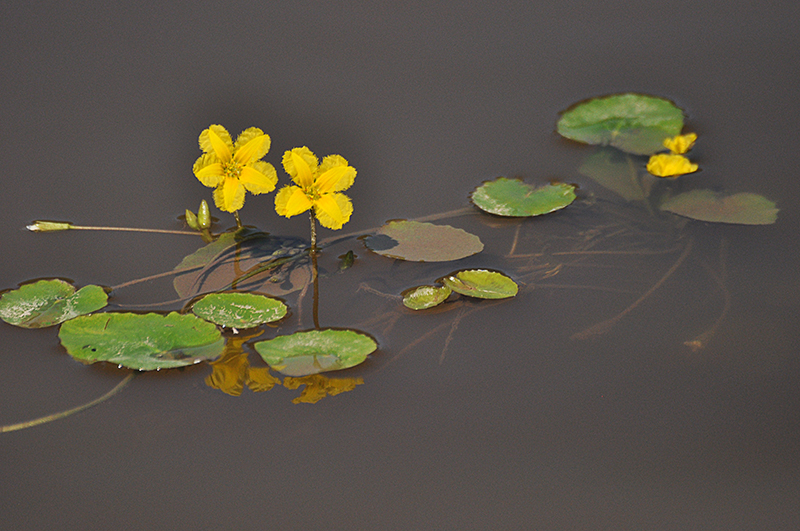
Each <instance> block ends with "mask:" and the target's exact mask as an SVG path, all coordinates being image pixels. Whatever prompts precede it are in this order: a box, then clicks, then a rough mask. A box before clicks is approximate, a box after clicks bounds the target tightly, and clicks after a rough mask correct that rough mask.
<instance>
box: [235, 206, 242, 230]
mask: <svg viewBox="0 0 800 531" xmlns="http://www.w3.org/2000/svg"><path fill="white" fill-rule="evenodd" d="M233 217H235V218H236V228H237V229H241V228H242V220H241V219H239V211H238V210H236V211H234V212H233Z"/></svg>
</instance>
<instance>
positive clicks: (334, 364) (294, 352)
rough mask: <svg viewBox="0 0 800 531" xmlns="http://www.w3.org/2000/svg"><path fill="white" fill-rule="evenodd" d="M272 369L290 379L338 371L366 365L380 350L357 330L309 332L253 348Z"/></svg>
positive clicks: (371, 340)
mask: <svg viewBox="0 0 800 531" xmlns="http://www.w3.org/2000/svg"><path fill="white" fill-rule="evenodd" d="M253 346H254V347H255V349H256V351H257V352H258V353H259V354H260V355H261V357H262V358H264V361H266V362H267V363H268V364H269V366H270V367H272V368H273V369H274V370H276V371H278V372H281V373H283V374H285V375H287V376H306V375H309V374H317V373H321V372H327V371H338V370H341V369H349V368H350V367H355V366H356V365H358V364H359V363H363V362H364V360H366V359H367V356H368V355H369V354H371V353H372V352H374V351H375V349H377V348H378V344H377V343H376V342H375V340H374V339H372V338H371V337H369V336H366V335H364V334H361V333H359V332H356V331H355V330H309V331H306V332H295V333H294V334H292V335H288V336H278V337H276V338H274V339H268V340H266V341H259V342H258V343H256V344H254V345H253Z"/></svg>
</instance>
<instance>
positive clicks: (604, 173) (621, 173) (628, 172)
mask: <svg viewBox="0 0 800 531" xmlns="http://www.w3.org/2000/svg"><path fill="white" fill-rule="evenodd" d="M637 166H638V163H637V164H634V163H633V160H631V156H630V155H626V154H624V153H620V152H619V151H618V150H616V149H611V148H601V149H599V150H598V151H597V152H596V153H594V154H592V155H591V156H589V157H588V158H587V159H586V160H585V161H584V163H583V164H582V165H581V167H580V168H578V173H580V174H581V175H585V176H587V177H589V178H590V179H592V180H594V181H595V182H596V183H597V184H599V185H600V186H602V187H604V188H607V189H609V190H611V191H612V192H614V193H616V194H618V195H620V196H621V197H622V198H623V199H625V200H626V201H643V200H644V199H646V198H647V196H648V195H649V189H650V187H649V186H646V185H645V184H646V183H645V182H643V181H642V179H641V177H640V176H639V172H638V169H637ZM650 179H651V180H653V179H652V178H650Z"/></svg>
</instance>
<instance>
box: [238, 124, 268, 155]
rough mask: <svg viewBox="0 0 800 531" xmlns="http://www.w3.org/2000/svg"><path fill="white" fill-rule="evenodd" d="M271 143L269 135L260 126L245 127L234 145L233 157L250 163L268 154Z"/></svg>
mask: <svg viewBox="0 0 800 531" xmlns="http://www.w3.org/2000/svg"><path fill="white" fill-rule="evenodd" d="M270 143H271V140H270V138H269V135H265V134H264V132H263V131H262V130H261V129H259V128H258V127H251V128H249V129H245V130H244V131H242V134H240V135H239V138H237V139H236V144H234V146H233V150H234V153H233V158H234V159H235V160H236V162H238V163H240V164H249V163H251V162H253V161H256V160H258V159H260V158H262V157H263V156H264V155H266V154H267V152H268V151H269V146H270Z"/></svg>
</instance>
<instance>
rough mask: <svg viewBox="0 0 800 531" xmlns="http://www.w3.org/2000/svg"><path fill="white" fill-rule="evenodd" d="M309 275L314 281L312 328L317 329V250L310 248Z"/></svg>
mask: <svg viewBox="0 0 800 531" xmlns="http://www.w3.org/2000/svg"><path fill="white" fill-rule="evenodd" d="M311 275H312V277H311V278H312V279H313V282H314V303H313V305H312V307H311V314H312V316H313V317H314V328H316V329H317V330H319V270H318V269H317V252H316V251H315V250H314V249H313V248H312V249H311Z"/></svg>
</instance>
